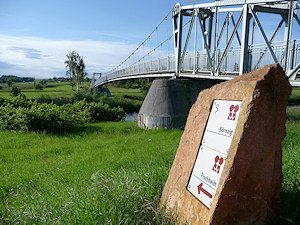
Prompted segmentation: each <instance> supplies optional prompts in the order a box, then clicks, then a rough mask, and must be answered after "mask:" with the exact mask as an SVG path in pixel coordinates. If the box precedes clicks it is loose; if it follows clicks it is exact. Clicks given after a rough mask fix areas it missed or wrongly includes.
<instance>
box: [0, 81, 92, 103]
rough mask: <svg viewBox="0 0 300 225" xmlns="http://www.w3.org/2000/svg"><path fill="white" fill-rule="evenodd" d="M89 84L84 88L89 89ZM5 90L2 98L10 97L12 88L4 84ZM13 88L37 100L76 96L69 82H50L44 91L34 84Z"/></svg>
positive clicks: (18, 85)
mask: <svg viewBox="0 0 300 225" xmlns="http://www.w3.org/2000/svg"><path fill="white" fill-rule="evenodd" d="M88 85H89V84H88V83H83V85H82V86H83V87H88ZM1 86H3V90H0V97H6V96H9V95H10V90H11V88H10V87H7V85H6V84H5V85H4V84H2V85H1ZM13 86H17V87H18V88H20V89H21V91H22V93H23V94H25V95H26V97H27V98H28V99H37V98H40V97H41V96H42V95H44V96H46V95H47V96H50V97H51V98H68V97H72V96H74V94H75V87H74V88H72V86H71V85H70V83H69V82H48V83H47V85H46V87H44V89H43V90H37V89H35V88H34V83H33V82H30V83H15V84H13Z"/></svg>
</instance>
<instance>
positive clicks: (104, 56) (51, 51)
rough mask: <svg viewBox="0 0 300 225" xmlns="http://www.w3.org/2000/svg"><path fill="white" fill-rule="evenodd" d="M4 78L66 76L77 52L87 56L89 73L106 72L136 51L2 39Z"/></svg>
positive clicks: (112, 45)
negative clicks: (69, 56) (69, 61)
mask: <svg viewBox="0 0 300 225" xmlns="http://www.w3.org/2000/svg"><path fill="white" fill-rule="evenodd" d="M0 42H1V45H0V75H2V74H15V75H18V76H29V75H31V76H34V77H36V78H46V77H53V76H64V75H65V71H66V68H65V65H64V61H65V60H66V55H67V54H68V53H69V52H70V51H73V50H74V51H76V52H78V53H79V54H80V55H81V56H83V58H84V61H85V64H86V69H87V71H88V72H89V73H90V75H92V73H93V72H105V71H108V70H110V69H112V68H113V67H115V66H116V65H118V64H119V63H120V62H121V61H122V60H124V59H125V58H126V57H127V56H128V55H129V54H130V53H131V52H132V51H133V50H134V49H135V48H136V47H137V45H135V44H127V43H124V42H117V41H94V40H79V41H74V40H52V39H46V38H39V37H14V36H5V35H0Z"/></svg>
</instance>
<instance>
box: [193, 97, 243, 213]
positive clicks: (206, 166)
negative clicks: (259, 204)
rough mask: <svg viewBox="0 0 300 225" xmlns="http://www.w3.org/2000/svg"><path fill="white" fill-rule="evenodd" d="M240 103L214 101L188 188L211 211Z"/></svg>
mask: <svg viewBox="0 0 300 225" xmlns="http://www.w3.org/2000/svg"><path fill="white" fill-rule="evenodd" d="M241 107H242V102H241V101H228V100H214V102H213V105H212V109H211V111H210V114H209V118H208V122H207V125H206V128H205V131H204V135H203V138H202V142H201V145H200V148H199V151H198V155H197V158H196V162H195V164H194V168H193V170H192V174H191V177H190V180H189V183H188V186H187V189H188V190H189V191H190V192H191V193H192V194H193V195H194V196H195V197H196V198H197V199H199V200H200V201H201V202H202V203H203V204H204V205H205V206H207V207H208V208H210V206H211V204H212V201H213V198H214V196H215V193H216V189H217V187H218V184H219V181H220V178H221V175H222V171H223V167H224V164H225V162H226V158H227V154H228V151H229V148H230V144H231V141H232V138H233V135H234V131H235V128H236V124H237V120H238V117H239V113H240V111H241V110H240V109H241Z"/></svg>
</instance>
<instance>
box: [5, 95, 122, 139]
mask: <svg viewBox="0 0 300 225" xmlns="http://www.w3.org/2000/svg"><path fill="white" fill-rule="evenodd" d="M0 113H1V115H0V130H14V131H15V130H28V131H33V132H46V133H52V134H63V133H66V132H74V131H77V130H78V129H80V128H82V127H83V126H84V125H85V124H86V123H87V122H100V121H119V120H122V119H123V118H124V117H125V112H124V111H123V109H121V108H120V107H117V108H111V107H109V105H107V104H105V103H103V102H99V103H87V102H86V101H85V100H82V101H78V102H75V103H69V104H65V105H62V106H58V105H55V104H54V103H50V104H48V103H38V102H37V101H35V102H32V101H30V100H27V99H26V98H25V96H23V95H20V96H17V97H10V98H0Z"/></svg>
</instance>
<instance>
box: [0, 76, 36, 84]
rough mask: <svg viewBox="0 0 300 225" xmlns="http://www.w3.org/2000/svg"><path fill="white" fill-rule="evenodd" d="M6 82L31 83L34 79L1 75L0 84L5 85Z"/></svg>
mask: <svg viewBox="0 0 300 225" xmlns="http://www.w3.org/2000/svg"><path fill="white" fill-rule="evenodd" d="M8 80H11V81H12V82H16V83H17V82H33V81H34V80H35V79H34V78H33V77H18V76H14V75H2V76H1V77H0V83H7V81H8Z"/></svg>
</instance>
